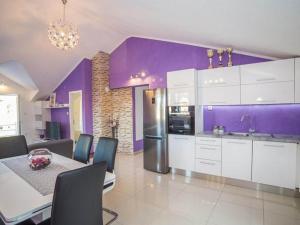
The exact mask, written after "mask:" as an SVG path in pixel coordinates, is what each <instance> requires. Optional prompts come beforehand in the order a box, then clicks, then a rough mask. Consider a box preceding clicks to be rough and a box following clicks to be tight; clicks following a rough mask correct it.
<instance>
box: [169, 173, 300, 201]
mask: <svg viewBox="0 0 300 225" xmlns="http://www.w3.org/2000/svg"><path fill="white" fill-rule="evenodd" d="M170 171H171V173H174V174H178V175H182V176H188V177H193V178H199V179H203V180H209V181H213V182H218V183H222V184H228V185H233V186H237V187H242V188H248V189H252V190H257V191H264V192H269V193H273V194H279V195H284V196H289V197H296V198H300V192H299V188H296V189H295V190H293V189H288V188H281V187H276V186H271V185H266V184H259V183H255V182H252V181H243V180H238V179H233V178H225V177H221V176H214V175H208V174H203V173H198V172H191V171H185V170H181V169H174V168H172V169H171V170H170Z"/></svg>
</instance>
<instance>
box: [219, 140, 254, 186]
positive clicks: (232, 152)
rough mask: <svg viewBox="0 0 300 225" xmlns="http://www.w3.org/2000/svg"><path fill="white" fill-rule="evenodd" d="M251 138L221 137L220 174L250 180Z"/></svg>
mask: <svg viewBox="0 0 300 225" xmlns="http://www.w3.org/2000/svg"><path fill="white" fill-rule="evenodd" d="M251 166H252V140H237V139H222V176H224V177H229V178H235V179H240V180H247V181H251V169H252V168H251Z"/></svg>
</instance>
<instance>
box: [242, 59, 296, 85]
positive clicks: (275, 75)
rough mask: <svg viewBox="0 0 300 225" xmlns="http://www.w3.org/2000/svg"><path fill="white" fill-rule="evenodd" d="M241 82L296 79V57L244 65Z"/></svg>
mask: <svg viewBox="0 0 300 225" xmlns="http://www.w3.org/2000/svg"><path fill="white" fill-rule="evenodd" d="M240 68H241V83H242V84H259V83H270V82H280V81H293V80H294V59H285V60H276V61H269V62H263V63H255V64H249V65H242V66H240Z"/></svg>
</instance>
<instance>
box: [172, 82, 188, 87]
mask: <svg viewBox="0 0 300 225" xmlns="http://www.w3.org/2000/svg"><path fill="white" fill-rule="evenodd" d="M174 86H175V87H186V86H189V85H188V84H185V83H184V84H174Z"/></svg>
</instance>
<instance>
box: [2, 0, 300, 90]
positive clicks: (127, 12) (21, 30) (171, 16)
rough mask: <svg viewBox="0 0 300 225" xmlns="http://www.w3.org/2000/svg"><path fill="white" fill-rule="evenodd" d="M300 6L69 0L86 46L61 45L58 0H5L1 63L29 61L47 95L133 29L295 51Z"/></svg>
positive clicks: (294, 2) (251, 0)
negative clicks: (55, 25) (54, 34)
mask: <svg viewBox="0 0 300 225" xmlns="http://www.w3.org/2000/svg"><path fill="white" fill-rule="evenodd" d="M299 11H300V1H299V0H284V1H280V0H263V1H262V0H247V1H246V0H242V1H241V0H229V1H224V0H185V1H183V0H152V1H149V0H88V1H82V0H69V2H68V5H67V19H69V20H70V21H72V23H74V24H76V25H78V27H79V32H80V45H79V46H78V47H77V48H76V49H74V50H71V51H68V52H63V51H61V50H58V49H56V48H55V47H53V46H51V45H50V43H49V41H48V37H47V27H48V24H49V22H50V21H53V20H56V19H58V18H60V17H61V14H62V5H61V2H60V0H47V1H46V0H31V1H28V0H13V1H2V2H1V8H0V63H3V62H7V61H9V60H16V61H18V62H19V63H21V64H23V65H24V67H25V68H26V70H27V71H28V74H29V75H30V76H31V77H32V79H33V80H34V82H35V84H36V86H37V87H38V89H39V90H40V92H39V96H44V95H46V94H49V93H50V92H51V91H52V90H53V89H54V88H55V87H56V86H57V85H58V84H59V82H60V81H61V80H62V79H63V78H64V77H65V76H66V75H67V74H68V73H69V72H70V71H71V70H72V69H73V68H74V67H75V66H76V65H77V64H78V62H79V61H81V60H82V58H84V57H92V56H93V55H94V54H95V53H96V52H97V51H98V50H102V51H106V52H111V51H113V49H115V48H116V47H117V46H118V45H119V44H120V43H121V42H122V41H124V40H125V39H126V38H127V37H130V36H138V37H149V38H154V39H164V40H172V41H176V42H181V43H190V44H195V45H204V46H213V47H219V46H232V47H233V48H234V49H236V50H239V51H242V52H248V53H252V54H256V55H260V56H268V57H274V58H288V57H294V56H299V55H300V41H299V40H300V13H299Z"/></svg>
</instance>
